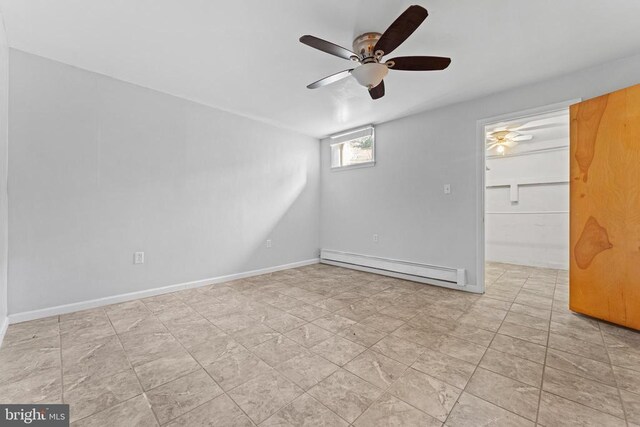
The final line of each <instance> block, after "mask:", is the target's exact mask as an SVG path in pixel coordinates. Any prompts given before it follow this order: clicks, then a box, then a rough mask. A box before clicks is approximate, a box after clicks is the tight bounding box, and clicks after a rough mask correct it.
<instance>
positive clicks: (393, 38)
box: [300, 5, 451, 99]
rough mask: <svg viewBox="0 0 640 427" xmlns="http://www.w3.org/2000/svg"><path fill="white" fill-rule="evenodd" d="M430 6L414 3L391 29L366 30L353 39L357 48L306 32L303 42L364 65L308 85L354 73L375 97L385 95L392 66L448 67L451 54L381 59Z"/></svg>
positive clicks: (310, 86) (407, 35)
mask: <svg viewBox="0 0 640 427" xmlns="http://www.w3.org/2000/svg"><path fill="white" fill-rule="evenodd" d="M427 16H428V13H427V10H426V9H425V8H424V7H422V6H416V5H414V6H410V7H409V8H408V9H407V10H405V11H404V12H403V13H402V14H401V15H400V16H399V17H398V18H397V19H396V20H395V21H393V23H392V24H391V26H390V27H389V28H387V30H386V31H385V32H384V33H382V34H380V33H365V34H362V35H360V36H358V37H356V39H355V40H354V41H353V50H352V51H351V50H349V49H347V48H344V47H342V46H338V45H336V44H334V43H331V42H328V41H326V40H323V39H320V38H318V37H314V36H310V35H305V36H302V37H300V42H302V43H304V44H306V45H307V46H311V47H313V48H315V49H318V50H321V51H323V52H326V53H329V54H331V55H334V56H337V57H339V58H343V59H347V60H350V61H354V62H358V63H359V64H360V65H359V66H357V67H355V68H351V69H348V70H344V71H340V72H339V73H335V74H332V75H330V76H327V77H325V78H323V79H321V80H318V81H316V82H314V83H311V84H310V85H308V86H307V88H309V89H315V88H318V87H321V86H326V85H328V84H330V83H333V82H336V81H338V80H341V79H343V78H345V77H348V76H351V75H353V77H355V79H356V80H357V81H358V83H360V84H361V85H362V86H364V87H366V88H367V89H368V90H369V94H370V95H371V98H373V99H379V98H382V97H383V96H384V80H383V79H384V78H385V76H386V75H387V73H388V72H389V70H405V71H436V70H444V69H445V68H447V67H448V66H449V64H450V63H451V58H444V57H440V56H399V57H396V58H392V59H389V60H387V61H384V62H381V60H382V57H383V56H385V55H388V54H390V53H391V52H393V51H394V50H395V49H396V48H397V47H398V46H400V45H401V44H402V43H403V42H404V41H405V40H406V39H407V38H409V36H410V35H411V34H413V32H414V31H415V30H416V29H417V28H418V27H419V26H420V24H422V22H423V21H424V20H425V19H426V18H427Z"/></svg>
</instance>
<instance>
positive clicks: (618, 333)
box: [0, 263, 640, 427]
mask: <svg viewBox="0 0 640 427" xmlns="http://www.w3.org/2000/svg"><path fill="white" fill-rule="evenodd" d="M486 270H487V278H486V283H487V292H486V294H485V295H484V296H478V295H472V294H467V293H461V292H457V291H452V290H448V289H444V288H439V287H435V286H428V285H424V284H418V283H413V282H407V281H404V280H399V279H393V278H387V277H381V276H376V275H374V274H369V273H363V272H356V271H353V270H348V269H341V268H335V267H331V266H325V265H314V266H307V267H302V268H296V269H291V270H287V271H281V272H277V273H272V274H267V275H262V276H255V277H251V278H246V279H242V280H236V281H233V282H230V283H227V284H225V285H215V286H207V287H203V288H196V289H189V290H184V291H179V292H175V293H172V294H167V295H159V296H155V297H150V298H145V299H144V300H137V301H128V302H125V303H121V304H114V305H112V306H108V307H105V308H97V309H91V310H85V311H82V312H77V313H69V314H64V315H61V316H59V317H57V316H53V317H51V318H48V319H42V320H38V321H32V322H24V323H23V324H18V325H11V326H10V327H9V330H8V331H7V336H6V337H5V343H4V344H3V346H2V348H0V395H2V396H3V398H4V399H5V400H6V401H9V402H17V403H23V402H25V401H30V402H48V403H52V402H53V403H55V402H61V401H62V399H63V389H62V386H63V384H64V386H65V390H64V398H65V399H66V400H67V401H69V402H70V404H71V413H72V414H75V415H74V416H75V418H74V419H76V418H78V417H80V419H79V421H82V422H84V421H85V420H86V421H87V422H89V421H91V420H95V421H91V422H95V423H97V424H99V423H100V421H98V420H102V421H101V422H104V419H106V417H105V414H110V415H109V417H112V418H113V419H115V420H119V419H120V418H119V417H120V414H119V412H121V409H118V408H122V410H124V411H125V412H126V410H127V407H128V405H129V404H130V403H135V399H137V395H140V393H141V392H142V390H147V395H148V396H153V395H154V394H153V393H154V392H155V393H159V391H161V390H171V388H172V387H174V386H178V385H180V384H182V383H185V384H186V383H189V379H190V378H194V377H197V376H199V375H200V377H201V378H200V379H201V380H202V381H204V382H205V383H211V384H215V383H214V382H213V380H211V379H210V377H209V375H210V376H211V377H213V378H214V379H215V381H218V382H219V384H218V385H214V386H213V387H214V388H217V387H218V386H221V387H222V388H223V389H224V390H226V391H227V392H231V393H233V392H234V391H235V389H243V387H245V385H246V384H247V383H250V382H257V380H258V379H259V378H261V380H260V381H261V385H256V387H253V389H251V390H253V391H255V390H254V389H261V388H262V392H263V393H266V395H267V396H274V395H275V394H277V393H278V390H279V389H280V388H284V389H285V390H286V389H287V386H286V384H290V386H289V387H290V388H291V389H293V390H298V391H297V392H298V393H303V392H302V390H304V389H306V390H309V391H312V390H316V391H318V390H320V388H321V387H320V386H321V385H323V384H324V385H323V387H325V388H326V387H327V384H329V383H330V382H331V381H333V382H334V383H337V384H338V385H336V384H334V386H335V387H337V388H338V389H340V390H343V389H347V390H348V389H349V388H350V387H347V386H346V385H345V384H347V383H350V381H348V380H344V379H343V381H342V383H344V384H342V385H340V384H341V382H340V381H336V378H337V377H336V376H342V377H348V378H351V379H353V378H355V379H356V380H355V381H356V382H357V381H360V382H361V383H364V384H366V385H367V386H368V387H371V389H370V390H374V391H375V393H372V394H375V398H377V397H379V395H380V394H382V393H383V391H382V390H381V389H379V387H382V388H383V389H384V388H388V390H391V391H394V394H393V395H392V394H389V395H386V396H385V397H383V398H381V399H380V400H378V401H377V402H373V400H375V399H373V400H371V399H369V400H368V402H369V403H367V404H363V403H362V402H363V401H362V400H359V399H360V397H361V396H359V395H358V394H356V395H355V396H352V395H350V394H349V393H351V391H345V396H347V397H345V398H343V399H342V401H340V400H341V399H340V398H335V399H334V401H335V405H336V407H335V412H336V413H337V414H345V413H347V414H350V416H351V418H349V417H347V418H348V419H344V422H352V421H353V420H357V421H356V424H358V425H366V424H374V425H375V424H376V423H377V424H381V423H383V424H385V425H394V423H395V424H399V425H403V424H411V423H413V422H414V421H413V420H416V421H415V422H417V423H424V424H427V425H430V424H431V423H432V422H433V423H435V425H439V423H441V422H442V421H444V418H443V417H444V416H446V413H447V412H448V411H449V410H451V406H452V405H453V403H452V401H455V400H456V398H457V397H458V396H457V394H456V393H459V392H460V390H461V389H462V388H464V387H466V388H467V390H468V391H469V392H470V393H463V394H462V395H461V396H459V398H458V400H459V401H458V403H457V404H456V405H455V407H454V409H453V410H451V413H450V415H449V417H448V419H446V424H447V425H449V426H450V427H452V426H454V425H473V426H475V425H477V424H478V423H480V424H483V423H487V425H497V426H501V425H531V421H533V420H534V419H535V418H534V417H533V415H532V413H533V412H534V411H533V409H532V408H533V406H535V405H534V404H533V403H531V402H532V401H533V400H535V396H534V393H532V392H531V391H532V390H534V389H536V388H537V387H540V386H541V385H543V387H544V388H545V389H546V390H551V392H552V393H553V394H551V393H549V392H547V391H545V392H544V393H543V396H545V397H544V398H545V399H546V400H545V401H544V402H543V403H542V410H541V411H540V420H539V424H540V425H546V427H550V425H563V424H564V423H566V424H569V425H570V424H571V423H575V424H578V425H579V424H580V423H582V424H588V423H589V422H592V423H593V424H595V425H608V424H613V425H615V424H616V423H618V422H620V421H621V420H622V418H623V416H625V415H626V416H627V417H628V418H629V420H628V423H629V426H636V425H637V424H638V422H639V421H640V420H638V411H639V410H638V396H640V380H639V379H638V378H640V375H638V374H639V373H640V334H639V333H637V332H635V331H631V330H627V329H624V328H620V327H617V326H615V325H611V324H607V323H604V322H600V321H596V320H594V319H591V318H588V317H585V316H581V315H578V314H575V313H572V312H571V311H570V310H569V309H568V304H567V301H568V295H569V290H568V275H567V273H566V272H560V273H559V272H558V271H556V270H549V269H539V268H531V267H522V266H513V265H508V264H498V263H489V264H488V266H487V269H486ZM514 300H515V302H514ZM107 313H108V314H107ZM309 321H312V322H314V323H311V324H309V323H306V322H309ZM355 322H359V323H355ZM405 322H406V323H405ZM112 325H113V326H112ZM216 325H218V326H220V327H218V326H216ZM114 327H115V329H114ZM221 328H222V329H221ZM498 329H500V333H498V334H496V331H497V330H498ZM547 330H549V331H550V333H548V339H547V332H548V331H547ZM116 332H118V335H116ZM282 333H284V336H283V334H282ZM603 338H604V340H603ZM547 341H548V345H549V349H548V351H547V348H546V345H547ZM487 347H489V349H487ZM367 348H368V349H369V350H368V351H367V350H366V349H367ZM247 349H251V351H249V350H247ZM253 352H255V353H256V354H253ZM262 359H264V360H262ZM478 362H479V366H478V368H477V370H476V364H478ZM545 363H546V378H545V381H544V383H542V381H541V375H542V369H543V365H544V364H545ZM269 364H271V365H272V366H269ZM338 365H340V366H344V367H345V369H341V368H339V367H338ZM404 365H411V366H412V367H411V368H406V370H405V371H404V372H403V373H402V374H400V372H401V370H400V368H402V369H403V370H404V369H405V368H404ZM612 365H613V366H612ZM201 366H204V367H205V369H206V370H207V374H204V373H203V372H202V368H201ZM395 368H397V369H395ZM349 370H350V371H353V372H349ZM61 373H63V375H62V378H61ZM408 373H410V375H408ZM474 373H475V376H474ZM202 375H205V376H202ZM398 375H400V378H398V379H397V380H396V381H395V382H394V379H395V378H397V377H398ZM269 376H270V377H272V379H273V378H276V379H277V378H281V379H282V381H280V382H279V381H278V380H273V381H271V382H270V381H269V380H267V381H265V380H264V378H268V377H269ZM332 377H333V378H334V379H333V380H331V378H332ZM62 380H64V381H62ZM330 380H331V381H330ZM283 381H284V382H283ZM140 382H142V386H141V385H140V384H139V383H140ZM269 382H270V384H271V385H268V384H267V383H269ZM196 383H197V381H196ZM279 384H280V385H279ZM389 384H391V385H389ZM196 385H197V384H196ZM378 386H379V387H378ZM185 387H186V388H188V389H193V390H195V389H198V390H200V389H199V388H198V387H196V386H193V385H190V383H189V384H187V385H186V386H185ZM298 387H300V388H299V389H298ZM616 387H620V390H618V389H617V388H616ZM178 388H179V387H178ZM351 388H353V387H351ZM356 388H358V387H356ZM430 390H431V391H430ZM245 391H246V392H247V393H244V395H247V396H249V395H251V393H250V392H249V391H250V390H245ZM219 392H220V390H219V389H217V391H216V393H219ZM403 393H404V394H403ZM471 393H474V394H477V395H481V396H482V397H483V399H480V398H478V397H475V396H473V395H472V394H471ZM203 394H207V393H196V394H195V395H194V396H190V395H189V394H188V393H187V394H184V395H183V393H181V392H179V391H178V392H177V393H175V397H176V399H177V400H175V401H174V403H175V405H174V406H175V407H176V408H177V407H180V409H178V410H176V412H174V413H171V414H170V415H162V414H159V415H160V416H161V417H162V420H163V422H165V421H166V420H168V419H169V418H173V421H170V422H171V424H172V425H200V424H209V423H212V422H214V421H215V422H217V423H218V424H219V425H235V424H237V425H251V424H252V422H251V421H250V420H249V418H247V416H246V414H244V412H243V411H242V410H241V409H240V408H239V407H238V406H237V405H236V404H235V403H234V402H233V401H232V400H231V399H230V398H229V397H228V396H227V395H220V396H217V395H216V396H217V397H216V396H207V398H208V399H209V400H208V401H203V400H199V399H204V398H203V397H202V395H203ZM214 394H215V393H214ZM285 394H286V393H285ZM293 394H295V393H293ZM339 394H340V393H338V395H339ZM364 394H365V395H366V393H364ZM147 395H144V394H143V395H142V397H143V398H144V397H145V396H147ZM171 395H173V393H172V392H170V391H167V392H166V393H164V394H163V396H171ZM254 395H255V396H258V395H259V393H257V392H254ZM560 395H561V396H564V397H566V399H565V398H564V397H560ZM5 396H7V397H5ZM255 396H254V397H249V398H248V399H249V400H251V401H250V402H249V400H247V402H246V403H245V406H247V405H249V406H251V405H253V407H254V417H258V418H260V417H262V416H263V415H265V414H266V416H269V417H270V419H269V425H298V424H301V421H300V420H301V419H304V420H305V421H306V422H307V423H314V422H316V421H317V420H318V419H322V417H323V415H322V414H324V417H325V418H326V419H327V420H330V422H334V421H335V423H334V424H336V423H337V424H341V423H342V421H339V420H340V418H338V415H335V414H334V415H333V417H332V416H331V415H330V414H332V412H331V411H332V410H333V409H334V408H331V409H328V408H327V407H325V405H324V403H319V402H317V401H316V400H314V399H313V398H312V397H310V396H308V395H307V396H306V397H301V398H300V399H298V400H296V401H295V403H291V402H293V400H294V399H293V397H291V396H290V397H291V399H290V400H289V401H287V402H286V403H283V404H282V406H280V407H277V406H278V405H279V403H277V399H279V398H280V396H278V398H275V397H273V398H271V397H268V399H267V401H270V402H276V403H273V404H272V403H269V402H267V403H266V406H261V405H262V403H263V402H262V401H260V400H259V399H258V398H256V397H255ZM296 396H297V395H296ZM454 396H455V397H454ZM369 397H371V396H369ZM183 398H184V399H186V400H185V401H184V402H185V403H181V402H182V400H181V399H183ZM412 399H414V400H412ZM285 400H286V399H285ZM365 400H367V399H365ZM128 402H129V403H128ZM144 402H146V401H144ZM358 402H360V403H358ZM491 402H493V403H491ZM290 403H291V404H290ZM371 403H372V405H371V406H370V408H369V409H368V410H367V408H368V407H369V405H370V404H371ZM494 403H496V404H497V405H494ZM138 404H139V403H138ZM198 405H199V406H198ZM287 405H288V406H287ZM584 405H588V406H584ZM147 406H148V405H147ZM284 406H287V408H283V407H284ZM500 406H502V407H503V408H508V409H510V411H507V410H505V409H503V408H501V407H500ZM167 407H171V405H168V406H167ZM157 408H158V405H157V404H156V409H157ZM354 408H355V409H354ZM559 408H560V409H563V408H564V409H566V410H567V411H569V412H571V411H572V410H575V411H577V412H579V415H574V416H571V417H566V416H562V417H559V416H558V415H557V414H558V413H559V412H558V411H559ZM623 409H624V412H623ZM110 411H115V412H110ZM272 411H276V412H273V413H272ZM339 411H342V412H339ZM424 411H427V412H428V413H429V414H427V412H424ZM511 411H514V412H511ZM362 412H366V413H364V414H362ZM516 412H517V413H519V414H522V415H525V416H526V417H529V420H526V419H524V418H522V417H519V416H517V415H516ZM607 412H608V413H607ZM212 414H215V415H212ZM256 414H257V415H256ZM353 414H356V415H353ZM434 415H435V416H437V417H439V418H440V419H438V420H436V418H433V416H434ZM470 416H475V417H476V418H469V417H470ZM354 417H355V418H354ZM358 417H360V418H359V419H358ZM425 417H426V418H425ZM429 417H432V418H429ZM143 418H144V415H143ZM585 420H587V421H585ZM135 422H136V419H135V417H134V419H133V423H134V424H135ZM465 423H466V424H465Z"/></svg>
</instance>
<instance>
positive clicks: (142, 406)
mask: <svg viewBox="0 0 640 427" xmlns="http://www.w3.org/2000/svg"><path fill="white" fill-rule="evenodd" d="M125 425H126V426H131V427H148V426H157V425H158V422H157V421H156V418H155V417H154V415H153V412H152V411H151V406H150V405H149V402H148V401H147V399H146V397H145V396H144V394H141V395H138V396H136V397H134V398H132V399H129V400H127V401H125V402H122V403H119V404H117V405H115V406H112V407H111V408H109V409H105V410H104V411H102V412H98V413H97V414H94V415H91V416H89V417H87V418H83V419H82V420H79V421H76V422H75V423H73V426H74V427H104V426H125Z"/></svg>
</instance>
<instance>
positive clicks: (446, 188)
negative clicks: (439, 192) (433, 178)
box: [444, 184, 451, 194]
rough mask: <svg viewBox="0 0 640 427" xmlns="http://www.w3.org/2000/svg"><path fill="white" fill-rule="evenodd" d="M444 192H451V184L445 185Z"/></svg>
mask: <svg viewBox="0 0 640 427" xmlns="http://www.w3.org/2000/svg"><path fill="white" fill-rule="evenodd" d="M444 194H451V184H445V185H444Z"/></svg>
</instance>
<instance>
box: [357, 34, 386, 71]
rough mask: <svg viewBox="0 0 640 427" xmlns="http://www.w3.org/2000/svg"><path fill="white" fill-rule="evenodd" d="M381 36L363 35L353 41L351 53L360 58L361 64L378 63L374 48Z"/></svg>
mask: <svg viewBox="0 0 640 427" xmlns="http://www.w3.org/2000/svg"><path fill="white" fill-rule="evenodd" d="M381 36H382V34H380V33H364V34H362V35H360V36H358V37H356V38H355V40H354V41H353V51H354V52H355V53H357V54H358V56H360V60H361V61H362V63H363V64H367V63H369V62H378V59H379V58H380V56H377V57H376V52H375V51H374V48H375V47H376V43H377V42H378V40H380V37H381Z"/></svg>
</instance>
